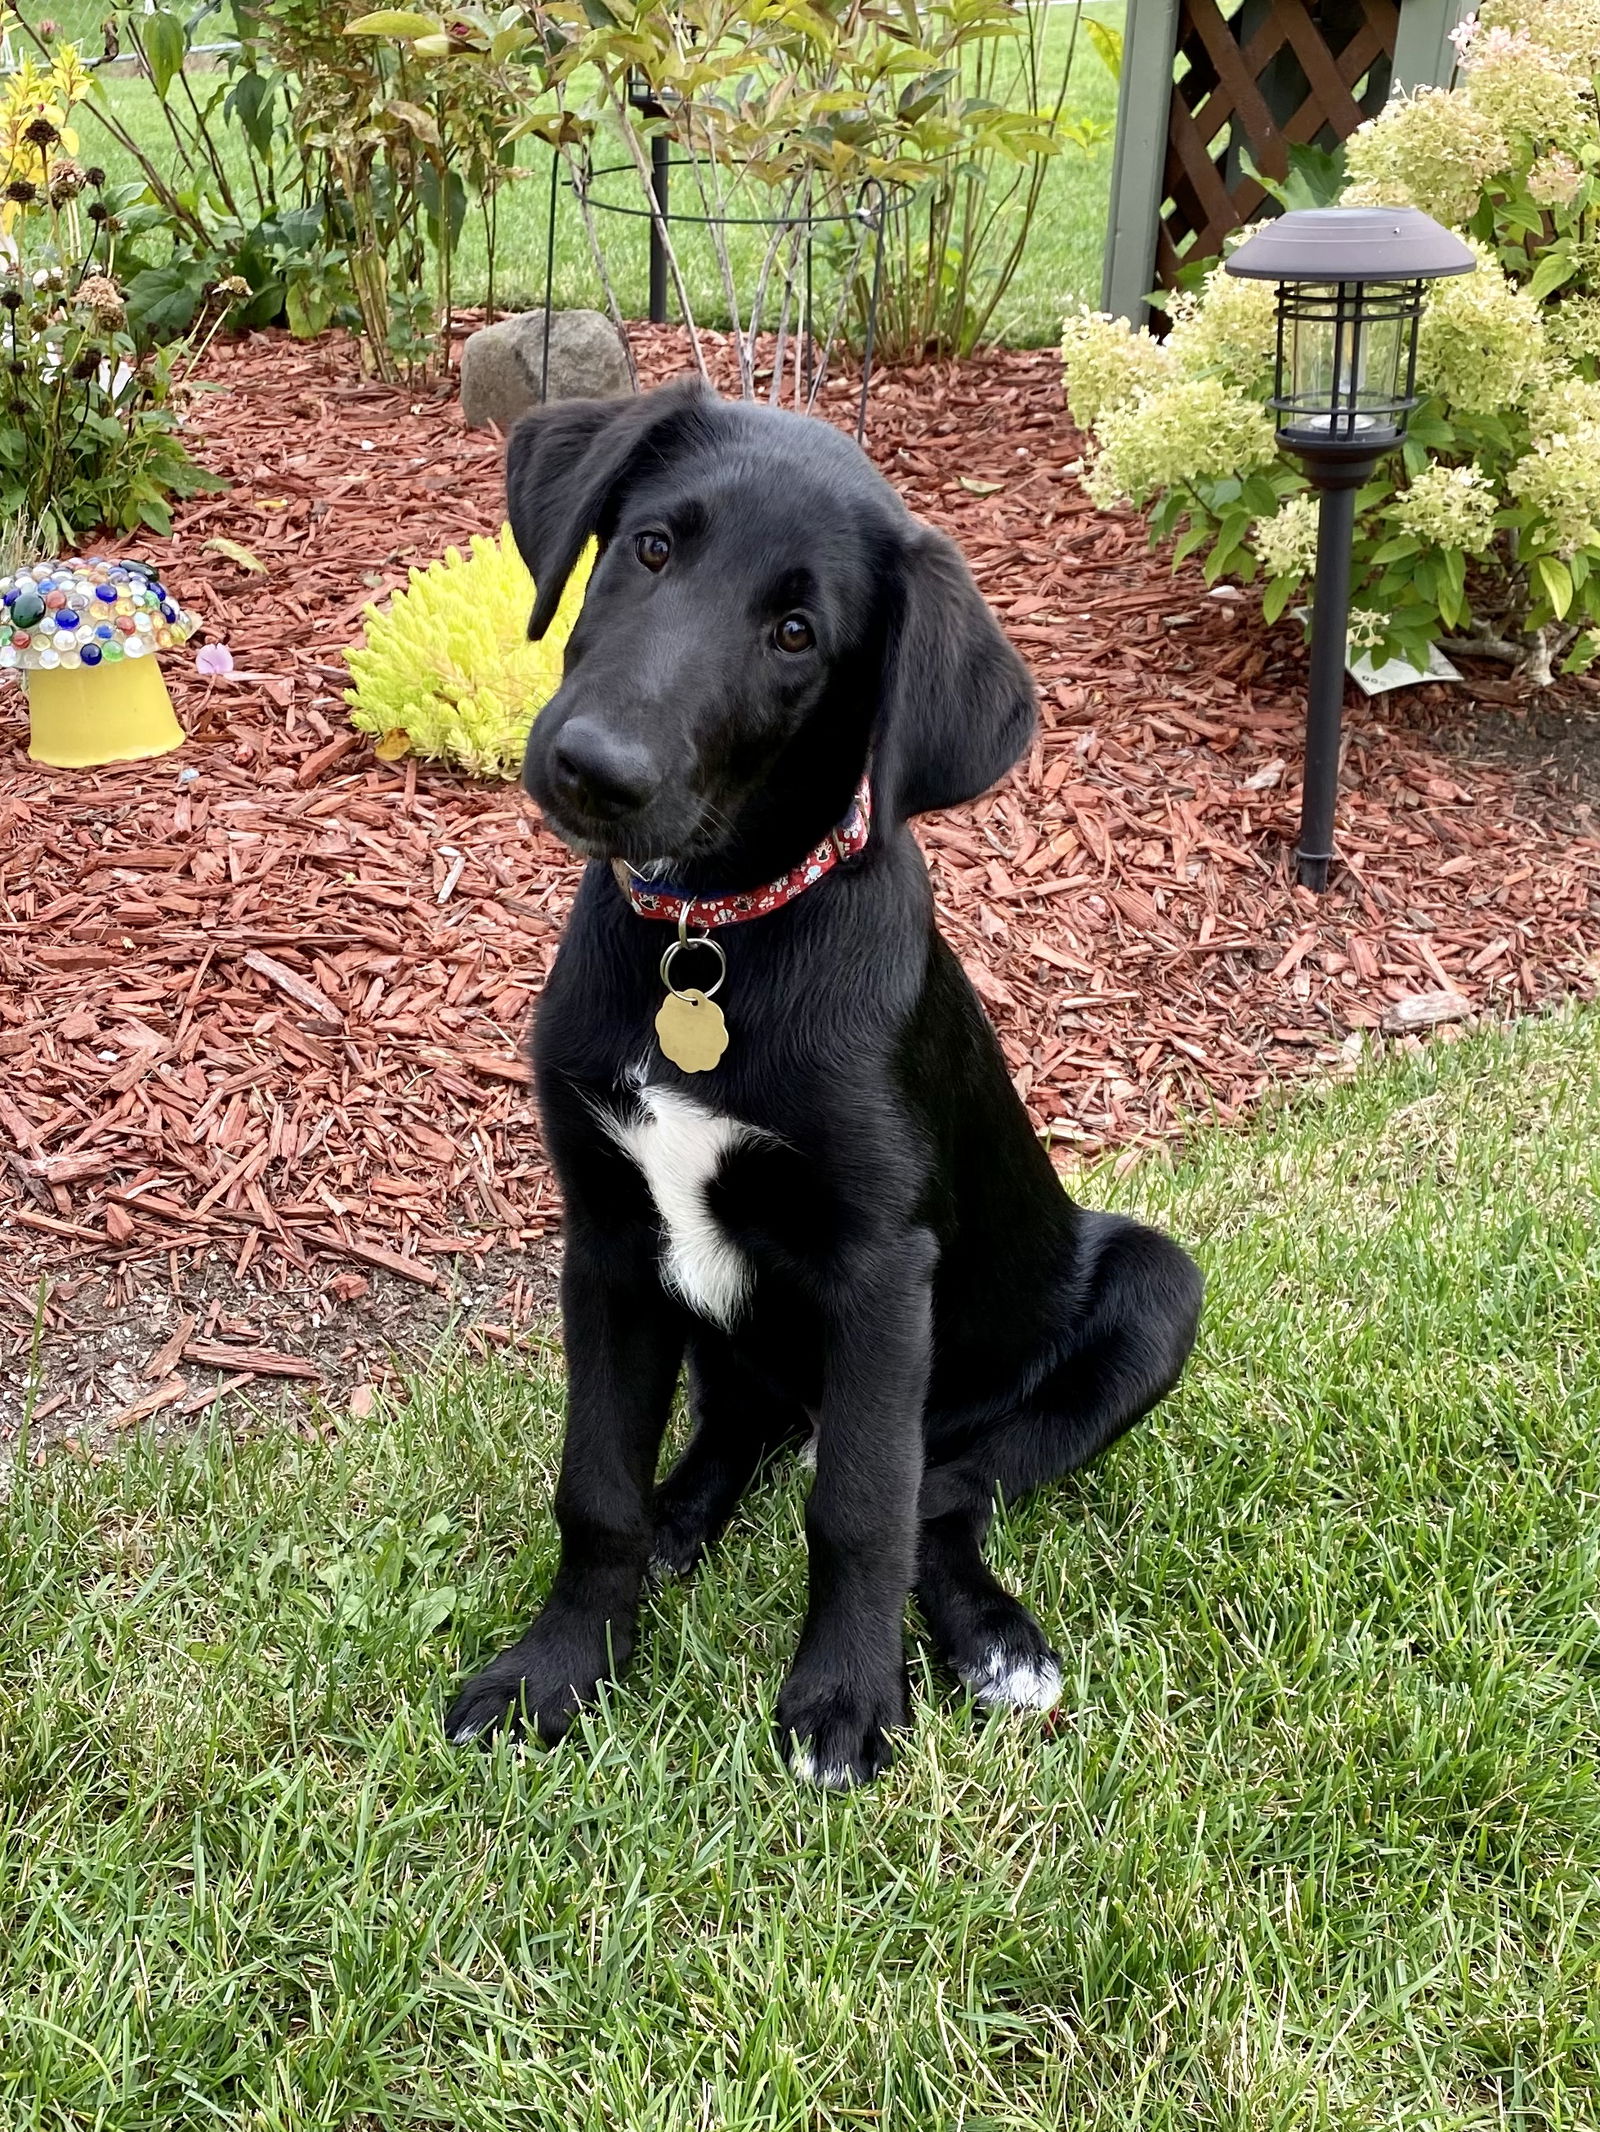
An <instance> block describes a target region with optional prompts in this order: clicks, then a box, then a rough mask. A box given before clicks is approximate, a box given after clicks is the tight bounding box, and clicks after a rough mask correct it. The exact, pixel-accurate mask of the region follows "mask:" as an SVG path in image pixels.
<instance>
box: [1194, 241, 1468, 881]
mask: <svg viewBox="0 0 1600 2132" xmlns="http://www.w3.org/2000/svg"><path fill="white" fill-rule="evenodd" d="M1476 264H1477V262H1476V260H1475V259H1474V258H1473V256H1472V253H1471V252H1470V251H1469V250H1468V249H1467V247H1466V245H1464V244H1463V243H1462V241H1461V239H1460V238H1459V237H1453V236H1452V235H1451V234H1450V232H1449V231H1448V230H1446V229H1441V228H1440V226H1439V224H1438V223H1437V222H1434V221H1432V220H1431V219H1430V218H1429V217H1428V216H1427V215H1425V214H1423V213H1422V212H1421V211H1420V210H1419V209H1417V208H1414V207H1394V208H1390V207H1384V208H1368V207H1310V208H1297V209H1295V210H1294V211H1292V212H1291V213H1289V214H1286V215H1280V216H1279V217H1278V219H1277V220H1276V221H1275V222H1270V223H1268V224H1267V225H1266V226H1265V227H1264V228H1263V229H1260V230H1258V231H1257V232H1256V234H1255V235H1254V236H1253V237H1251V238H1250V239H1249V240H1248V242H1246V243H1245V244H1242V245H1241V246H1240V247H1239V249H1238V251H1236V252H1235V253H1234V255H1233V257H1232V258H1231V259H1230V260H1228V262H1227V271H1228V272H1229V273H1230V274H1239V275H1243V276H1245V277H1246V278H1247V279H1249V280H1253V281H1275V282H1276V283H1277V285H1278V295H1277V309H1278V345H1277V354H1276V358H1275V364H1274V373H1273V385H1274V390H1273V398H1272V403H1271V404H1272V407H1273V410H1274V412H1275V414H1276V416H1277V427H1278V442H1279V443H1280V444H1281V445H1282V446H1283V447H1284V449H1285V450H1286V451H1290V452H1292V453H1293V454H1294V455H1295V457H1296V458H1297V459H1298V460H1299V461H1300V464H1301V466H1302V467H1303V468H1304V470H1305V476H1306V479H1307V480H1308V481H1309V482H1310V483H1311V485H1312V487H1313V488H1314V489H1316V490H1317V491H1318V493H1319V495H1320V498H1321V502H1320V505H1319V507H1318V515H1317V577H1316V588H1315V592H1314V595H1313V599H1312V610H1311V685H1310V695H1309V701H1308V704H1307V710H1306V758H1305V776H1304V781H1303V784H1302V788H1301V801H1300V843H1299V847H1298V849H1297V850H1296V852H1295V870H1296V874H1297V877H1298V879H1299V882H1300V885H1301V886H1302V887H1303V888H1309V889H1312V890H1314V891H1315V892H1316V893H1317V894H1318V895H1321V894H1322V893H1323V891H1324V890H1325V889H1326V888H1327V885H1328V868H1329V866H1330V864H1331V863H1332V860H1333V815H1334V808H1335V805H1336V803H1337V800H1338V793H1339V727H1340V722H1341V718H1342V714H1343V709H1344V673H1345V659H1346V656H1347V653H1348V648H1349V647H1348V637H1349V623H1350V544H1351V541H1352V540H1353V538H1354V536H1355V516H1356V491H1357V490H1358V489H1359V488H1360V487H1361V486H1362V484H1363V483H1364V482H1367V481H1369V480H1371V478H1372V476H1373V474H1374V473H1375V472H1376V471H1377V468H1378V465H1379V462H1380V461H1381V460H1382V459H1383V458H1384V456H1385V455H1386V454H1387V453H1388V452H1390V451H1392V450H1393V449H1394V447H1395V446H1396V445H1397V444H1398V443H1399V442H1400V441H1401V439H1402V438H1403V437H1404V435H1405V430H1406V419H1407V417H1408V416H1409V415H1410V413H1411V410H1412V409H1413V408H1414V407H1415V406H1416V405H1417V404H1418V403H1417V398H1416V391H1415V387H1416V378H1417V327H1418V324H1419V322H1420V320H1421V317H1422V285H1423V283H1424V282H1425V281H1436V280H1438V279H1439V278H1440V277H1441V276H1443V275H1447V274H1470V273H1471V272H1472V271H1473V269H1474V267H1475V266H1476ZM1286 326H1287V327H1288V328H1289V329H1290V330H1289V332H1288V333H1287V334H1286V333H1285V331H1284V328H1285V327H1286Z"/></svg>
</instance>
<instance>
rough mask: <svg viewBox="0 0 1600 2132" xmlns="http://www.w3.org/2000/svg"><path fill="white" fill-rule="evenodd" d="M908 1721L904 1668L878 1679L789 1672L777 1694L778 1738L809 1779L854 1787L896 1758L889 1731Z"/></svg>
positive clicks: (802, 1775)
mask: <svg viewBox="0 0 1600 2132" xmlns="http://www.w3.org/2000/svg"><path fill="white" fill-rule="evenodd" d="M905 1723H906V1688H905V1677H904V1675H903V1674H901V1675H899V1676H898V1677H896V1676H891V1677H890V1678H889V1679H887V1680H885V1681H884V1682H883V1683H882V1684H880V1685H874V1686H867V1685H864V1684H863V1683H861V1682H858V1681H853V1680H849V1679H844V1678H840V1679H834V1680H812V1679H806V1680H802V1679H801V1678H800V1677H799V1676H798V1675H794V1674H791V1676H790V1677H789V1679H788V1681H787V1682H786V1683H785V1684H784V1688H783V1692H782V1694H781V1695H780V1696H779V1697H778V1726H777V1731H778V1744H779V1746H780V1748H781V1749H782V1750H783V1752H784V1753H785V1754H786V1755H787V1757H788V1761H789V1767H790V1768H791V1769H792V1770H793V1771H794V1773H795V1775H796V1776H797V1777H799V1778H801V1779H802V1781H803V1782H805V1783H807V1784H820V1785H822V1786H823V1787H824V1788H825V1789H826V1790H828V1791H850V1790H852V1789H853V1788H854V1787H855V1786H856V1785H857V1784H870V1783H871V1782H872V1781H873V1779H874V1778H875V1777H881V1776H882V1775H883V1772H884V1771H885V1770H886V1769H887V1768H888V1767H889V1764H890V1763H891V1762H892V1761H893V1760H894V1749H893V1747H892V1745H891V1744H890V1740H889V1735H890V1734H891V1733H892V1732H898V1731H900V1730H903V1728H904V1726H905Z"/></svg>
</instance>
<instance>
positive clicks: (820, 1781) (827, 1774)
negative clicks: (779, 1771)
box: [789, 1747, 855, 1791]
mask: <svg viewBox="0 0 1600 2132" xmlns="http://www.w3.org/2000/svg"><path fill="white" fill-rule="evenodd" d="M789 1767H790V1768H791V1769H792V1770H793V1771H794V1773H795V1775H796V1776H797V1777H798V1778H799V1779H800V1781H801V1783H802V1784H816V1785H820V1786H821V1788H822V1789H823V1790H824V1791H849V1790H850V1788H851V1786H852V1785H853V1784H854V1782H855V1779H854V1778H853V1777H852V1775H851V1773H850V1771H849V1770H848V1769H846V1768H845V1767H844V1765H843V1764H842V1763H838V1762H830V1763H829V1764H828V1765H827V1767H826V1768H824V1769H819V1768H818V1767H817V1758H816V1756H815V1755H814V1754H813V1753H812V1751H811V1749H810V1748H809V1747H796V1749H795V1750H794V1753H793V1754H792V1755H791V1756H790V1758H789Z"/></svg>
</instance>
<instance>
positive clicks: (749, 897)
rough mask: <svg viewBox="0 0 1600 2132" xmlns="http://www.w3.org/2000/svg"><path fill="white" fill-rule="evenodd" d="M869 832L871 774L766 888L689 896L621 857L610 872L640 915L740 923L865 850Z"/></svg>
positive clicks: (690, 922)
mask: <svg viewBox="0 0 1600 2132" xmlns="http://www.w3.org/2000/svg"><path fill="white" fill-rule="evenodd" d="M871 830H872V783H871V777H870V774H869V775H867V776H864V777H863V778H862V780H861V782H860V784H859V785H857V787H856V796H855V798H854V799H853V800H852V801H851V802H850V812H849V813H848V814H847V815H846V816H845V818H844V820H843V821H842V822H841V823H840V824H839V826H838V828H837V829H830V830H829V832H828V834H827V835H826V836H825V837H824V838H823V840H822V842H821V843H820V844H819V845H817V847H816V849H815V850H814V851H808V852H807V853H806V855H805V857H804V858H803V859H802V860H801V861H800V864H799V865H798V866H791V867H790V869H789V871H788V872H787V873H786V874H784V875H783V877H782V878H781V879H780V880H777V881H769V882H768V883H767V885H766V887H765V888H746V889H742V890H741V891H740V892H739V893H738V894H737V895H733V896H691V895H689V894H687V893H686V892H685V891H684V890H683V889H681V888H673V887H672V886H671V885H670V884H669V883H667V882H664V881H647V880H646V879H645V878H644V876H643V875H642V874H637V873H635V872H634V870H633V868H632V867H631V866H630V865H629V864H628V862H627V860H626V859H613V860H612V862H611V870H612V872H613V873H614V874H615V875H616V877H617V885H618V887H619V888H620V889H621V890H622V893H623V894H624V895H625V896H626V897H627V899H628V902H629V904H630V906H631V907H632V909H633V912H634V915H635V916H636V917H639V918H669V919H673V920H675V921H681V923H682V924H683V925H684V926H690V925H694V926H700V927H710V926H713V925H742V924H743V922H744V921H745V919H746V918H765V917H766V916H767V914H768V913H769V912H770V911H778V910H782V908H783V906H784V905H785V904H786V903H792V902H793V901H794V899H795V897H796V896H800V895H803V894H804V893H805V891H806V890H807V889H808V888H810V887H811V886H812V885H813V884H814V883H815V882H817V881H820V880H821V879H822V877H823V875H824V874H831V873H832V872H833V869H834V868H835V867H836V866H837V865H838V864H839V861H840V860H841V859H853V858H854V857H855V856H856V854H857V853H858V852H862V851H865V850H866V848H867V838H868V836H869V834H870V833H871Z"/></svg>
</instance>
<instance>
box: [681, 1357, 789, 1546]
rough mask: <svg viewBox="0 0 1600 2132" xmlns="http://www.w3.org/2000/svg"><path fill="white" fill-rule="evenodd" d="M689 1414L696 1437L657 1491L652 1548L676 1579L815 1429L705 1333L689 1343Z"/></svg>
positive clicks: (691, 1439) (716, 1537)
mask: <svg viewBox="0 0 1600 2132" xmlns="http://www.w3.org/2000/svg"><path fill="white" fill-rule="evenodd" d="M689 1412H690V1414H691V1416H692V1417H693V1421H694V1434H693V1435H692V1436H691V1437H690V1439H689V1442H688V1445H687V1446H686V1448H685V1450H684V1452H683V1455H682V1457H681V1458H679V1460H678V1462H677V1463H676V1465H674V1467H673V1468H672V1470H671V1472H670V1473H669V1474H668V1475H667V1477H666V1479H665V1480H664V1481H663V1482H662V1483H661V1485H660V1487H659V1488H657V1490H656V1496H655V1538H654V1541H653V1543H652V1546H651V1564H652V1567H653V1568H654V1569H655V1570H656V1571H657V1572H658V1573H665V1574H669V1575H673V1576H679V1577H682V1576H687V1575H688V1573H689V1572H690V1570H692V1569H693V1568H694V1566H695V1564H696V1563H697V1562H698V1561H699V1559H700V1557H701V1556H702V1555H703V1554H704V1553H705V1551H706V1550H707V1548H709V1547H711V1546H712V1545H714V1544H715V1542H716V1540H717V1539H718V1538H719V1537H720V1535H721V1533H722V1530H723V1527H724V1526H725V1525H726V1524H727V1522H728V1520H729V1518H731V1517H732V1515H733V1513H734V1511H735V1510H736V1509H737V1508H738V1506H739V1502H740V1499H741V1498H742V1497H743V1496H744V1494H745V1493H746V1491H747V1490H748V1489H749V1488H750V1487H751V1486H752V1485H753V1484H754V1483H755V1481H756V1480H757V1479H759V1477H760V1475H761V1473H762V1470H763V1469H764V1468H765V1467H766V1466H768V1465H769V1464H770V1463H771V1462H772V1460H773V1459H774V1458H776V1457H777V1455H778V1454H779V1453H780V1452H781V1451H782V1450H784V1449H785V1448H786V1447H787V1446H788V1445H790V1444H792V1443H794V1442H796V1441H797V1440H799V1439H800V1438H801V1437H803V1436H804V1435H805V1434H806V1432H807V1431H808V1430H809V1428H810V1426H811V1423H810V1419H809V1417H808V1416H807V1414H806V1411H805V1409H804V1407H802V1406H801V1405H800V1404H799V1402H798V1401H796V1400H793V1399H789V1398H786V1397H785V1396H784V1395H783V1394H782V1393H779V1392H776V1391H774V1390H773V1388H772V1387H771V1386H769V1385H768V1384H766V1383H765V1382H764V1381H763V1380H762V1379H761V1378H760V1377H758V1376H757V1375H756V1373H755V1371H754V1370H752V1369H750V1368H749V1367H748V1365H747V1364H745V1363H743V1362H741V1361H740V1359H739V1357H738V1356H737V1355H736V1354H735V1352H734V1350H733V1348H732V1347H731V1346H730V1345H729V1343H728V1342H727V1341H726V1340H724V1339H723V1338H722V1337H721V1336H720V1335H719V1334H717V1333H713V1332H705V1331H697V1332H696V1333H695V1334H694V1335H693V1336H692V1337H691V1339H690V1342H689Z"/></svg>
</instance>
